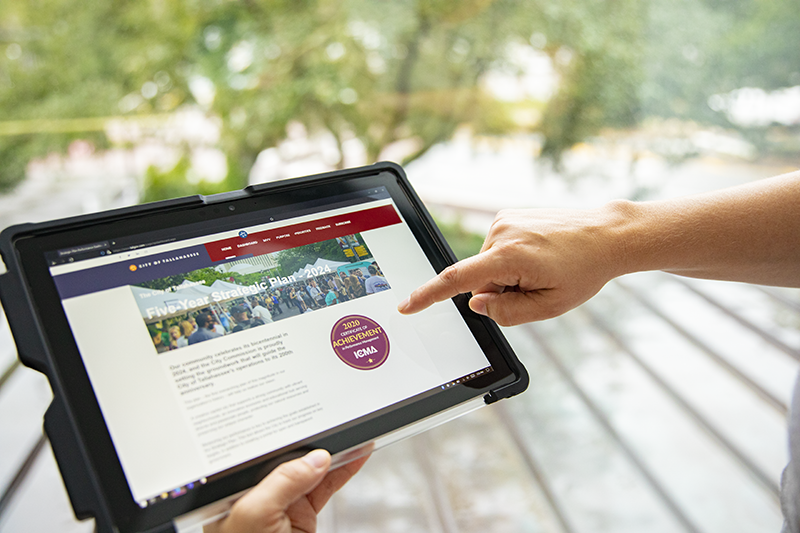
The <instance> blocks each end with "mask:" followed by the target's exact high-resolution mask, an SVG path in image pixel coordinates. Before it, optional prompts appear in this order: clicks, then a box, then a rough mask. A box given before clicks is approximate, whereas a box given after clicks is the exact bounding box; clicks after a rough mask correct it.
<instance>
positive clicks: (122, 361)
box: [63, 206, 488, 501]
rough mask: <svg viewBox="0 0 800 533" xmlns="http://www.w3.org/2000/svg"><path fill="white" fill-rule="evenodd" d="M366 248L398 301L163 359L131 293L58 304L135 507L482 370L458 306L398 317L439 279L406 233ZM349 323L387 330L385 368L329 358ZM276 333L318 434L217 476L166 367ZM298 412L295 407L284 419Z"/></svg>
mask: <svg viewBox="0 0 800 533" xmlns="http://www.w3.org/2000/svg"><path fill="white" fill-rule="evenodd" d="M360 207H361V208H364V206H360ZM351 211H352V209H351ZM362 237H363V238H364V240H365V241H366V243H367V245H368V246H369V248H370V250H371V251H372V253H373V256H374V258H375V259H376V260H377V261H378V264H379V265H380V267H381V269H382V270H383V272H384V274H385V275H386V278H387V280H388V281H389V283H390V285H391V286H392V290H389V291H386V292H383V293H378V294H375V295H370V296H367V297H365V298H361V299H358V300H355V301H352V302H345V303H342V304H339V305H336V306H333V307H330V308H326V309H322V310H318V311H313V312H311V313H308V314H306V315H303V316H300V317H293V318H290V319H287V320H284V321H279V322H276V323H274V324H268V325H266V326H261V327H259V328H255V329H253V330H249V331H245V332H240V333H238V334H236V335H230V336H226V337H223V338H221V339H215V340H212V341H206V342H204V343H200V344H198V345H194V346H189V347H186V348H182V349H181V350H178V351H176V352H174V354H170V353H165V354H161V355H157V354H156V352H155V349H154V348H153V346H152V341H151V339H150V338H149V335H148V332H147V328H146V327H144V324H143V323H142V317H141V315H140V312H139V309H138V307H137V305H136V302H135V300H134V298H133V295H132V293H131V291H130V289H129V288H128V287H120V288H115V289H110V290H106V291H102V292H98V293H93V294H89V295H84V296H79V297H76V298H71V299H68V300H65V301H64V302H63V305H64V309H65V311H66V314H67V317H68V319H69V321H70V326H71V327H72V330H73V333H74V335H75V338H76V341H77V344H78V347H79V349H80V351H81V354H82V356H83V359H84V363H85V365H86V368H87V372H88V374H89V377H90V379H91V382H92V385H93V387H94V389H95V394H96V395H97V397H98V401H99V403H100V407H101V410H102V412H103V416H104V418H105V420H106V423H107V424H108V426H109V431H110V433H111V436H112V439H113V441H114V444H115V447H116V448H117V452H118V454H119V457H120V461H121V463H122V466H123V469H124V471H125V474H126V477H127V480H128V483H129V485H130V487H131V490H132V493H133V496H134V499H136V500H137V501H141V500H145V499H148V498H151V497H153V496H154V495H157V494H160V493H162V492H164V491H168V490H170V489H173V488H176V487H179V486H181V485H184V484H186V483H189V482H192V481H196V480H197V479H199V478H201V477H205V476H207V475H210V474H212V473H214V472H218V471H220V470H223V469H225V468H227V467H229V466H233V465H236V464H239V463H241V462H242V461H246V460H248V459H250V458H253V457H257V456H259V455H262V454H264V453H267V452H269V451H271V450H273V449H276V448H278V447H280V446H283V445H286V444H289V443H291V442H293V441H295V440H298V439H301V438H304V437H307V436H310V435H313V434H315V433H318V432H320V431H323V430H325V429H327V428H329V427H332V426H336V425H338V424H340V423H343V422H345V421H348V420H350V419H353V418H356V417H358V416H361V415H364V414H367V413H369V412H372V411H374V410H376V409H380V408H382V407H386V406H388V405H391V404H393V403H395V402H397V401H400V400H402V399H405V398H407V397H410V396H413V395H415V394H418V393H421V392H424V391H425V390H429V389H431V388H433V387H436V386H438V385H440V384H442V383H445V382H447V381H450V380H452V379H455V378H457V377H461V376H463V375H465V374H469V373H471V372H474V371H475V370H478V369H481V368H485V367H486V365H487V364H488V363H487V360H486V358H485V356H484V355H483V353H482V352H481V350H480V349H479V348H478V346H477V345H476V343H475V341H474V339H473V337H472V334H471V333H470V332H469V330H468V329H467V327H466V325H465V324H464V322H463V320H462V319H461V317H460V315H459V314H458V312H457V311H456V310H455V306H454V305H453V304H452V302H449V301H448V302H443V303H441V304H438V305H435V306H433V307H432V308H430V309H428V310H427V311H425V312H423V313H420V314H418V315H413V316H410V317H405V316H402V315H400V314H399V313H398V312H397V311H396V306H397V304H398V303H399V302H400V300H402V299H403V298H405V297H406V296H407V295H408V294H409V293H410V292H411V291H412V290H413V289H414V288H416V287H417V286H419V285H420V284H421V283H423V282H424V281H427V280H428V279H430V278H431V277H433V275H434V271H433V269H432V268H431V266H430V264H429V263H428V261H427V259H426V258H425V256H424V254H423V253H422V251H421V250H420V249H419V246H418V245H417V243H416V240H415V239H414V237H413V235H412V234H411V232H410V230H409V229H408V228H407V226H406V225H405V224H395V225H392V226H387V227H383V228H380V229H376V230H371V231H368V232H362ZM349 314H360V315H365V316H368V317H369V318H372V319H373V320H375V321H376V322H378V324H380V325H381V326H382V327H383V328H384V329H385V330H386V332H387V334H388V337H389V342H390V345H391V349H390V353H389V357H388V359H387V361H386V363H384V364H383V365H382V366H380V367H379V368H377V369H375V370H370V371H363V370H357V369H354V368H351V367H349V366H347V365H345V364H344V363H343V362H341V361H340V360H339V359H338V358H337V357H336V355H335V354H334V352H333V349H332V348H331V344H330V332H331V328H332V327H333V325H334V324H335V323H336V321H337V320H338V319H339V318H341V317H343V316H346V315H349ZM279 332H286V333H288V334H289V336H288V337H287V344H288V345H289V347H290V349H292V350H293V351H295V354H293V355H292V356H288V357H286V358H285V359H284V360H281V361H279V363H280V364H281V365H283V366H284V368H285V370H286V374H284V375H283V376H282V381H285V382H287V383H291V382H292V380H294V381H297V380H298V379H302V380H303V381H305V382H306V383H307V384H308V386H309V394H310V395H313V396H309V395H307V396H306V397H305V398H304V399H303V402H304V403H308V401H309V400H310V399H311V397H316V398H318V399H319V401H320V402H321V403H323V406H324V410H323V411H322V413H321V414H320V416H319V417H318V418H316V419H315V420H314V425H313V427H305V426H299V427H296V428H292V430H290V431H287V432H284V433H281V434H280V435H279V438H277V439H276V440H274V441H272V442H263V441H262V442H257V443H253V444H251V445H250V446H247V447H243V448H239V449H237V453H236V455H235V456H234V457H230V458H228V460H227V462H226V463H225V464H224V465H220V464H214V465H213V466H212V465H210V463H209V462H208V461H207V460H206V458H205V456H204V454H203V452H202V450H201V449H200V447H199V444H198V440H197V437H196V436H195V434H194V431H193V429H192V428H191V426H190V424H189V423H188V421H187V420H186V418H185V415H184V408H183V401H182V400H181V399H180V396H179V395H178V394H177V392H176V389H175V384H174V382H173V381H172V378H171V377H170V376H169V374H168V372H167V371H166V370H165V363H166V362H167V361H169V360H179V359H180V360H186V359H196V358H198V357H202V356H203V355H205V354H211V353H215V352H219V351H221V350H224V349H225V348H226V347H227V346H239V345H241V344H242V343H243V342H247V339H249V338H250V337H251V336H252V337H261V338H264V337H270V336H272V335H275V334H277V333H279ZM173 358H175V359H173ZM272 368H275V367H274V366H270V369H272ZM238 379H239V380H241V379H242V378H241V377H240V378H238ZM293 407H294V405H292V404H288V405H286V406H285V407H282V409H289V410H291V408H293ZM272 414H273V413H272V412H271V413H270V415H272Z"/></svg>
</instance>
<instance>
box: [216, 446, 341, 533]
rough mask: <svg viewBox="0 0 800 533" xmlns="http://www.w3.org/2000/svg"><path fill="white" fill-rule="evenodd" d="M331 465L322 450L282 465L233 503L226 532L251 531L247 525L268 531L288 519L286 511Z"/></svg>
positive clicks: (315, 483)
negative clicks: (255, 525) (256, 525)
mask: <svg viewBox="0 0 800 533" xmlns="http://www.w3.org/2000/svg"><path fill="white" fill-rule="evenodd" d="M330 465H331V456H330V454H329V453H328V452H327V451H325V450H314V451H313V452H310V453H308V454H307V455H306V456H304V457H301V458H299V459H295V460H293V461H289V462H286V463H283V464H282V465H280V466H279V467H278V468H276V469H275V470H273V471H272V472H270V473H269V475H268V476H267V477H265V478H264V479H262V480H261V482H259V483H258V485H256V486H255V487H253V489H252V490H250V492H248V493H247V494H245V495H244V496H242V497H241V498H240V499H239V500H238V501H237V502H236V503H235V504H234V506H233V508H232V509H231V513H230V515H229V516H228V519H227V520H228V521H229V522H230V523H229V524H227V525H229V526H231V529H229V531H253V530H254V529H252V527H248V526H252V525H254V524H261V526H262V527H263V529H258V530H259V531H270V530H271V529H270V526H274V525H275V524H276V523H278V522H281V521H283V520H287V518H286V511H287V509H288V508H289V507H290V506H291V505H292V504H294V503H295V502H297V501H298V500H300V499H301V498H303V497H304V496H305V495H307V494H308V493H309V492H311V491H312V490H314V488H315V487H316V486H317V485H319V483H320V482H321V481H322V479H323V478H324V477H325V474H327V472H328V469H329V468H330Z"/></svg>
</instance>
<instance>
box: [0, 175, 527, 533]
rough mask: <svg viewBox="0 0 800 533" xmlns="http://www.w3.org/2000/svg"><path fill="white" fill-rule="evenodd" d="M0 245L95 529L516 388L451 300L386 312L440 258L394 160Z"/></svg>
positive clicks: (217, 508)
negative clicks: (423, 307) (416, 309)
mask: <svg viewBox="0 0 800 533" xmlns="http://www.w3.org/2000/svg"><path fill="white" fill-rule="evenodd" d="M0 251H1V252H2V256H3V260H4V262H5V264H6V268H7V272H6V273H5V274H3V275H2V276H0V297H1V298H2V303H3V306H4V308H5V310H6V315H7V316H8V320H9V324H10V326H11V330H12V333H13V335H14V338H15V341H16V343H17V347H18V351H19V354H20V359H21V360H22V362H23V363H24V364H26V365H28V366H30V367H32V368H35V369H37V370H39V371H41V372H43V373H45V374H46V375H47V377H48V379H49V381H50V384H51V386H52V389H53V392H54V400H53V404H52V405H51V407H50V409H49V410H48V413H47V415H46V416H45V430H46V432H47V435H48V437H49V438H50V441H51V443H52V446H53V449H54V452H55V455H56V459H57V461H58V464H59V468H60V470H61V473H62V476H63V478H64V480H65V484H66V487H67V490H68V493H69V495H70V499H71V502H72V505H73V509H74V510H75V513H76V516H78V517H79V518H85V517H88V516H93V517H95V519H96V520H97V526H98V530H99V531H106V530H107V531H112V530H114V531H120V532H123V533H124V532H134V531H180V530H183V529H186V528H187V527H189V526H191V525H193V524H198V523H200V522H202V521H203V520H207V519H208V518H209V517H212V516H215V513H216V514H218V513H219V512H224V508H225V507H224V506H225V505H226V503H225V502H229V501H230V500H231V498H232V497H234V496H235V495H237V494H240V493H241V492H242V491H244V490H246V489H247V488H249V487H251V486H253V485H254V484H255V483H257V482H258V481H259V480H260V479H261V478H263V477H264V476H265V475H266V474H267V473H268V472H269V471H270V470H271V469H273V468H275V466H277V465H278V464H280V462H282V461H285V460H288V459H290V458H293V457H297V456H298V455H301V454H304V453H306V452H307V451H309V450H311V449H315V448H325V449H327V450H329V451H330V452H331V453H332V454H333V455H334V462H335V464H342V463H343V462H345V461H347V460H351V459H352V458H354V457H356V456H358V455H359V453H361V450H364V449H367V448H368V447H370V446H374V445H382V444H384V443H387V442H391V441H393V440H396V439H398V438H402V437H404V436H408V435H411V434H414V433H417V432H419V431H422V430H425V429H427V428H430V427H433V426H434V425H436V424H439V423H441V422H443V421H446V420H449V419H451V418H453V417H455V416H458V415H459V414H462V413H464V412H467V411H469V410H471V409H474V408H476V407H478V406H480V405H484V404H486V403H491V402H493V401H495V400H497V399H500V398H505V397H508V396H511V395H513V394H516V393H519V392H521V391H523V390H524V389H525V387H526V386H527V382H528V380H527V374H526V372H525V369H524V368H523V366H522V365H521V364H520V363H519V361H518V360H517V358H516V356H515V355H514V353H513V352H512V350H511V349H510V347H509V346H508V344H507V343H506V341H505V340H504V339H503V336H502V335H501V333H500V332H499V330H498V328H497V326H496V325H495V324H494V323H493V322H491V321H490V320H488V319H487V318H485V317H481V316H478V315H476V314H474V313H472V312H471V311H470V310H469V309H468V307H467V305H466V302H467V296H466V295H462V296H460V297H457V298H455V299H453V300H452V301H447V302H443V303H440V304H436V305H434V306H432V307H431V308H429V309H428V310H426V311H424V312H422V313H419V314H417V315H412V316H402V315H400V314H399V313H398V312H397V310H396V308H397V304H398V303H399V302H400V301H402V300H403V299H404V298H405V297H407V296H408V294H409V293H410V292H411V291H412V290H413V289H415V288H416V287H418V286H419V285H421V284H422V283H424V282H425V281H427V280H429V279H430V278H431V277H433V276H434V275H435V274H436V273H437V272H440V271H441V270H442V269H444V268H445V267H446V266H447V265H449V264H451V263H452V262H454V260H455V258H454V256H453V254H452V252H451V251H450V249H449V248H448V246H447V244H446V243H445V241H444V239H443V238H442V236H441V234H440V233H439V231H438V230H437V228H436V226H435V224H434V223H433V220H432V219H431V217H430V216H429V214H428V213H427V211H426V209H425V208H424V206H423V205H422V203H421V202H420V201H419V199H418V198H417V196H416V194H415V193H414V191H413V190H412V188H411V186H410V185H409V183H408V181H407V179H406V177H405V175H404V173H403V171H402V169H401V168H400V167H399V166H397V165H394V164H391V163H381V164H376V165H372V166H368V167H364V168H358V169H351V170H345V171H339V172H333V173H328V174H322V175H318V176H309V177H304V178H297V179H293V180H286V181H281V182H276V183H271V184H266V185H257V186H251V187H248V188H246V189H244V190H242V191H236V192H232V193H225V194H220V195H214V196H208V197H202V196H195V197H189V198H181V199H176V200H170V201H165V202H158V203H153V204H148V205H143V206H137V207H133V208H127V209H121V210H116V211H109V212H105V213H98V214H92V215H87V216H82V217H77V218H70V219H65V220H60V221H54V222H47V223H41V224H32V225H21V226H14V227H11V228H8V229H6V230H5V231H4V232H3V233H2V235H0Z"/></svg>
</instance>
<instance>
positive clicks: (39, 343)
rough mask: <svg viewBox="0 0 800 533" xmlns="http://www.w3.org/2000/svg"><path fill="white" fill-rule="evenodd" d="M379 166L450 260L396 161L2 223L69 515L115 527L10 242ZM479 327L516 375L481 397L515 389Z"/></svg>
mask: <svg viewBox="0 0 800 533" xmlns="http://www.w3.org/2000/svg"><path fill="white" fill-rule="evenodd" d="M380 172H389V173H392V174H394V175H395V176H396V177H397V179H398V181H399V183H400V184H401V186H402V188H403V190H404V192H405V194H406V195H407V196H408V197H409V199H410V200H411V204H412V205H413V206H414V208H415V210H416V212H417V214H418V215H419V217H420V219H421V220H422V221H423V222H424V223H425V226H426V228H427V229H428V231H429V233H430V234H431V236H432V237H433V240H434V242H435V243H436V245H437V246H438V248H439V249H440V251H441V252H442V254H443V255H444V256H445V257H446V258H448V259H449V260H450V262H452V263H454V262H456V257H455V254H454V253H453V251H452V250H451V249H450V246H449V245H448V244H447V242H446V241H445V239H444V237H443V236H442V234H441V232H440V231H439V228H438V227H437V226H436V223H435V222H434V221H433V218H432V217H431V215H430V213H428V210H427V209H426V208H425V206H424V205H423V204H422V201H421V200H420V199H419V197H418V196H417V194H416V192H415V191H414V189H413V188H412V187H411V184H410V183H409V181H408V178H407V177H406V175H405V172H404V171H403V169H402V168H401V167H400V166H399V165H397V164H395V163H390V162H381V163H375V164H373V165H369V166H365V167H359V168H353V169H346V170H339V171H334V172H328V173H324V174H316V175H312V176H305V177H301V178H294V179H291V180H283V181H278V182H272V183H266V184H259V185H251V186H248V187H246V188H244V189H242V190H240V191H232V192H227V193H221V194H215V195H211V196H201V195H197V196H189V197H185V198H177V199H174V200H165V201H161V202H153V203H149V204H144V205H137V206H132V207H126V208H122V209H114V210H110V211H103V212H99V213H92V214H88V215H82V216H76V217H70V218H65V219H62V220H56V221H49V222H42V223H37V224H20V225H16V226H11V227H8V228H6V229H4V230H3V231H2V233H0V255H2V260H3V262H4V263H5V266H6V272H5V273H3V274H0V302H2V304H3V308H4V309H5V312H6V318H7V319H8V324H9V327H10V329H11V333H12V335H13V337H14V341H15V343H16V346H17V353H18V355H19V359H20V361H21V362H22V364H24V365H25V366H27V367H30V368H32V369H34V370H37V371H39V372H41V373H43V374H45V375H46V376H47V379H48V381H49V383H50V387H51V389H52V391H53V401H52V402H51V404H50V406H49V407H48V409H47V412H46V413H45V416H44V431H45V434H46V435H47V437H48V439H49V440H50V445H51V447H52V449H53V453H54V455H55V457H56V461H57V463H58V468H59V470H60V471H61V476H62V478H63V479H64V485H65V486H66V489H67V493H68V495H69V499H70V503H71V505H72V509H73V511H74V513H75V516H76V518H78V519H79V520H84V519H87V518H92V517H93V518H94V519H95V531H96V532H97V533H113V532H115V531H116V529H115V526H114V524H113V521H112V517H111V513H110V510H109V509H108V507H107V504H106V502H105V499H104V497H103V495H102V494H101V492H100V490H99V483H98V478H97V475H96V473H95V471H94V468H93V466H92V465H93V463H92V460H91V458H90V457H88V455H87V453H86V447H85V446H84V444H83V442H82V438H81V436H80V435H79V434H78V433H77V432H76V431H75V423H74V421H73V415H72V413H71V411H70V407H69V405H68V404H67V402H66V401H65V395H64V392H63V388H62V385H61V383H60V381H59V378H58V375H57V373H56V372H55V371H54V365H53V363H52V356H51V352H50V350H49V349H48V347H47V345H46V342H45V337H44V335H43V334H42V324H41V323H40V322H39V320H38V315H37V313H36V311H35V309H34V305H33V303H32V299H31V297H30V295H29V289H28V286H27V284H26V282H25V278H24V276H23V273H22V266H21V265H20V263H19V258H18V256H17V253H16V249H15V242H16V241H17V240H19V239H20V238H24V237H26V236H36V235H42V234H45V233H48V232H50V231H51V230H59V231H61V230H65V229H67V230H68V229H73V228H80V227H83V226H87V225H92V224H97V223H102V222H103V221H108V220H124V219H128V218H139V217H142V216H146V215H152V214H155V213H168V212H170V211H179V210H181V209H183V208H185V207H188V206H193V205H194V206H198V205H204V204H205V205H212V204H217V203H221V202H227V201H231V200H238V199H242V198H248V197H251V196H260V195H262V194H265V193H266V192H269V191H279V190H280V191H287V190H291V189H293V188H297V187H303V186H305V185H307V184H308V182H310V181H315V182H326V181H336V180H339V179H341V178H343V177H359V176H370V175H375V174H378V173H380ZM487 326H488V327H490V328H492V329H493V333H495V334H494V335H493V336H494V337H495V340H496V341H497V342H498V344H500V345H501V347H502V348H503V352H504V353H505V354H507V355H508V356H510V357H511V358H512V360H509V361H508V363H509V366H510V367H511V368H512V370H513V372H514V374H515V375H516V376H517V379H516V380H515V381H514V382H512V383H510V384H508V385H505V386H503V387H500V388H498V389H497V390H493V391H490V392H489V393H488V394H486V395H485V396H484V401H485V402H486V403H487V404H490V403H494V402H496V401H497V400H500V399H504V398H509V397H511V396H514V395H516V394H519V393H521V392H523V391H524V390H525V389H526V388H527V387H528V381H529V378H528V373H527V371H526V370H525V367H524V366H523V365H522V363H520V361H519V360H518V359H517V357H516V355H515V354H514V352H513V350H512V349H511V347H510V346H509V345H508V342H507V341H506V340H505V337H504V336H503V335H502V334H499V329H498V327H497V325H496V324H495V323H494V322H491V321H487ZM174 531H175V529H174V526H173V523H172V522H170V523H166V524H163V525H162V526H160V527H158V528H156V529H150V530H148V532H147V533H168V532H174Z"/></svg>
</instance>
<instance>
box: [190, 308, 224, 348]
mask: <svg viewBox="0 0 800 533" xmlns="http://www.w3.org/2000/svg"><path fill="white" fill-rule="evenodd" d="M196 320H197V330H196V331H195V332H194V333H192V334H191V335H190V336H189V345H190V346H191V345H192V344H197V343H198V342H203V341H207V340H210V339H216V338H217V337H221V335H220V334H219V333H217V332H216V331H214V317H212V316H211V313H206V312H203V313H200V314H199V315H197V318H196Z"/></svg>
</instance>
